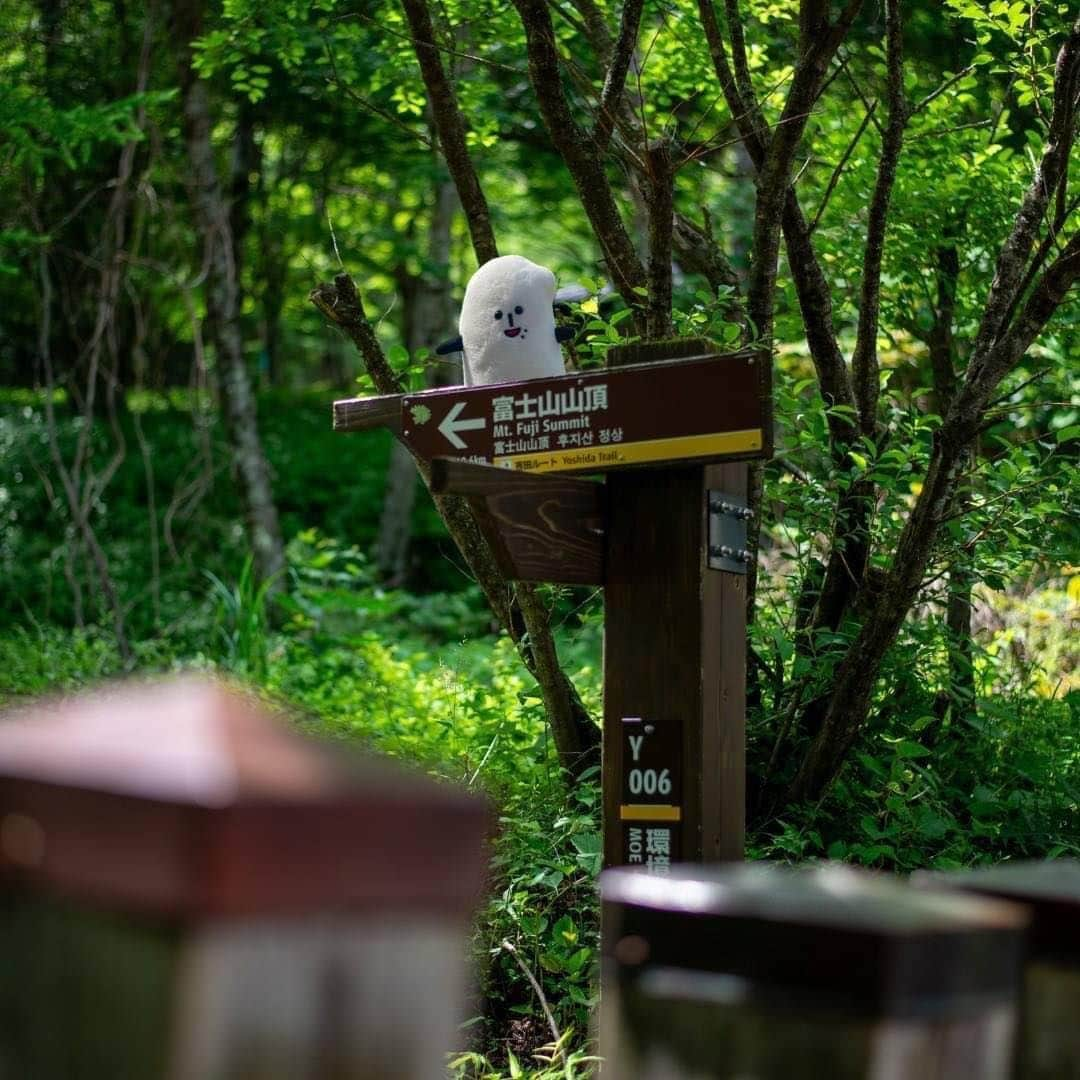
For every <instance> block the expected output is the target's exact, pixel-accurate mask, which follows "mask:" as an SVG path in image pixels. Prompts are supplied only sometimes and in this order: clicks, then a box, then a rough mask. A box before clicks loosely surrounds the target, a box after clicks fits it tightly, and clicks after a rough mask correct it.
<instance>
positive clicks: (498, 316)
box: [495, 311, 502, 322]
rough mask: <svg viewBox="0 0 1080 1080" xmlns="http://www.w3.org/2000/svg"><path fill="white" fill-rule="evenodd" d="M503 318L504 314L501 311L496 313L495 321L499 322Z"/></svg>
mask: <svg viewBox="0 0 1080 1080" xmlns="http://www.w3.org/2000/svg"><path fill="white" fill-rule="evenodd" d="M501 318H502V312H501V311H496V312H495V321H496V322H498V320H499V319H501Z"/></svg>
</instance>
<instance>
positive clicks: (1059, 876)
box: [913, 859, 1080, 968]
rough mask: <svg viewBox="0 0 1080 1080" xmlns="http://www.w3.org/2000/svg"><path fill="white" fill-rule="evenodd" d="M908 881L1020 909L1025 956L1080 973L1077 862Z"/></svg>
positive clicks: (1021, 863) (1024, 863) (1033, 863)
mask: <svg viewBox="0 0 1080 1080" xmlns="http://www.w3.org/2000/svg"><path fill="white" fill-rule="evenodd" d="M913 881H914V882H915V883H916V884H917V885H920V886H923V887H926V888H929V889H949V890H956V891H961V892H965V893H974V894H978V895H980V896H990V897H996V898H999V899H1002V900H1008V901H1012V902H1015V903H1017V904H1023V905H1024V906H1025V907H1026V908H1027V909H1028V910H1029V911H1030V913H1031V931H1030V934H1029V938H1030V941H1029V950H1030V953H1031V956H1032V958H1033V959H1036V960H1039V961H1041V962H1043V963H1053V964H1060V965H1062V966H1065V967H1074V968H1080V860H1077V859H1054V860H1052V861H1050V862H1044V861H1041V860H1036V859H1030V860H1029V859H1024V860H1018V861H1016V862H1007V863H1002V864H1000V865H999V866H983V867H978V868H976V869H973V870H956V871H949V872H942V873H929V872H925V871H924V872H921V873H918V874H916V875H915V876H914V878H913Z"/></svg>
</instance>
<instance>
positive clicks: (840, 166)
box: [810, 101, 878, 233]
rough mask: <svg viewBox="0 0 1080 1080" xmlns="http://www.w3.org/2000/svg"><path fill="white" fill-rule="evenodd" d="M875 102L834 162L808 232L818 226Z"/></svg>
mask: <svg viewBox="0 0 1080 1080" xmlns="http://www.w3.org/2000/svg"><path fill="white" fill-rule="evenodd" d="M877 104H878V103H877V102H876V101H875V102H872V103H871V105H870V108H869V109H868V110H867V112H866V115H865V116H864V117H863V119H862V123H861V124H860V125H859V128H858V130H857V131H856V132H855V134H854V136H852V139H851V141H850V142H849V143H848V145H847V149H846V150H845V151H844V153H843V156H842V157H841V158H840V160H839V161H838V162H837V163H836V168H835V169H833V171H832V176H830V177H829V182H828V184H826V185H825V194H824V195H822V196H821V202H820V203H819V204H818V208H817V212H816V213H815V214H814V217H813V220H812V221H811V222H810V232H811V233H813V231H814V230H815V229H816V228H817V227H818V222H819V221H821V215H822V214H824V213H825V208H826V207H827V206H828V205H829V199H830V198H832V193H833V191H834V190H835V189H836V185H837V184H838V183H839V182H840V175H841V173H843V171H844V166H845V165H846V164H847V163H848V159H849V158H850V157H851V155H852V154H853V153H854V152H855V147H856V146H858V145H859V140H860V139H861V138H862V136H863V132H864V131H865V130H866V128H867V125H868V124H869V123H870V121H871V120H872V119H873V118H874V110H875V109H877Z"/></svg>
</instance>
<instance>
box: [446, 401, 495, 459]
mask: <svg viewBox="0 0 1080 1080" xmlns="http://www.w3.org/2000/svg"><path fill="white" fill-rule="evenodd" d="M464 408H465V402H464V401H459V402H457V404H456V405H454V407H453V408H452V409H451V410H450V411H449V412H448V413H447V414H446V416H445V417H443V421H442V423H441V424H440V425H439V431H441V432H442V433H443V435H445V436H446V438H447V440H448V441H449V443H450V445H451V446H453V447H454V448H455V449H457V450H464V449H465V440H464V439H461V438H459V437H458V432H459V431H478V430H480V429H481V428H486V427H487V420H485V419H484V417H482V416H480V417H478V418H477V419H475V420H459V419H458V417H459V416H460V415H461V413H462V410H463V409H464Z"/></svg>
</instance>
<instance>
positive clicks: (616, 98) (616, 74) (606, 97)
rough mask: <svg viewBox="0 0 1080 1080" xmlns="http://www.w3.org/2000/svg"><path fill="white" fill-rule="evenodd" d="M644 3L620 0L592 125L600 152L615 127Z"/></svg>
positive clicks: (594, 138)
mask: <svg viewBox="0 0 1080 1080" xmlns="http://www.w3.org/2000/svg"><path fill="white" fill-rule="evenodd" d="M644 6H645V0H624V2H623V6H622V14H621V16H620V17H619V36H618V37H617V38H616V39H615V48H614V50H613V52H612V56H611V62H610V64H609V65H608V71H607V75H606V76H605V78H604V89H603V91H602V92H601V94H600V105H599V108H598V109H597V117H596V125H595V127H594V128H593V141H594V142H595V143H596V149H597V151H598V152H599V153H603V152H604V151H605V150H606V149H607V146H608V143H609V142H610V141H611V133H612V131H613V130H614V128H615V119H616V116H617V115H618V110H619V102H620V101H621V100H622V94H623V88H624V87H625V85H626V73H627V72H628V71H629V70H630V62H631V61H632V60H633V58H634V48H635V46H636V45H637V38H638V30H639V28H640V26H641V12H642V9H643V8H644Z"/></svg>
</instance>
